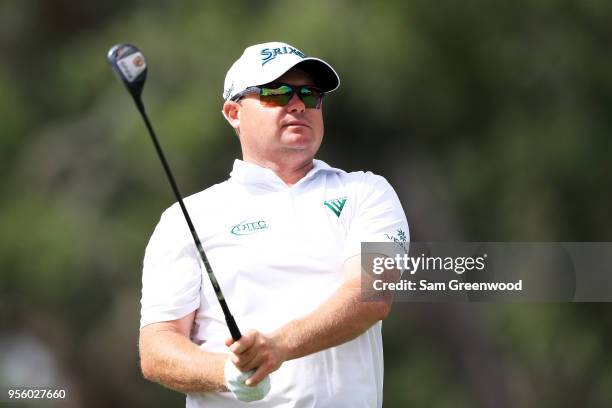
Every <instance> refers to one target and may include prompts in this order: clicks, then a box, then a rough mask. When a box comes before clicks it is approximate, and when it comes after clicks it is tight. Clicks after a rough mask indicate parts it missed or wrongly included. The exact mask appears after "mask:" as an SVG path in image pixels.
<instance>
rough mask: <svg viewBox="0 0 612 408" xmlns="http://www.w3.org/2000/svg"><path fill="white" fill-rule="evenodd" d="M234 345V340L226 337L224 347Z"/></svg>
mask: <svg viewBox="0 0 612 408" xmlns="http://www.w3.org/2000/svg"><path fill="white" fill-rule="evenodd" d="M233 343H234V339H232V338H231V337H228V338H227V339H225V345H226V346H227V347H229V346H231V345H232V344H233Z"/></svg>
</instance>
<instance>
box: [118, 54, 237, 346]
mask: <svg viewBox="0 0 612 408" xmlns="http://www.w3.org/2000/svg"><path fill="white" fill-rule="evenodd" d="M106 58H107V60H108V63H109V64H110V66H111V68H112V69H113V71H114V72H115V74H116V75H117V77H118V78H119V80H120V81H121V82H123V84H124V85H125V87H126V88H127V90H128V92H129V93H130V95H132V98H134V103H135V104H136V107H137V108H138V111H139V112H140V114H141V115H142V118H143V119H144V122H145V125H146V126H147V129H148V130H149V135H150V136H151V140H152V141H153V144H154V145H155V150H156V151H157V155H158V156H159V159H160V160H161V162H162V165H163V167H164V170H165V171H166V176H168V181H169V182H170V185H171V186H172V191H173V192H174V196H175V197H176V200H177V201H178V203H179V205H180V206H181V210H182V211H183V216H184V217H185V221H187V225H188V226H189V231H191V236H192V237H193V241H194V242H195V245H196V248H197V249H198V253H199V254H200V258H202V262H203V263H204V267H205V268H206V272H207V273H208V278H209V279H210V283H212V286H213V288H214V290H215V294H216V295H217V299H218V300H219V304H221V309H223V314H224V315H225V321H226V323H227V327H228V328H229V331H230V333H231V335H232V338H233V339H234V341H236V340H239V339H240V337H242V335H241V334H240V330H239V329H238V325H237V324H236V321H235V320H234V317H233V316H232V314H231V313H230V311H229V308H228V307H227V303H226V302H225V298H224V297H223V292H221V288H220V287H219V282H217V278H216V277H215V274H214V273H213V270H212V267H211V266H210V263H209V262H208V258H207V257H206V253H205V252H204V248H202V243H201V242H200V238H199V237H198V234H197V232H196V230H195V227H194V226H193V223H192V222H191V217H190V216H189V213H188V212H187V208H186V207H185V204H184V203H183V197H182V196H181V193H180V191H179V189H178V186H177V185H176V182H175V181H174V176H173V175H172V172H171V171H170V166H169V165H168V161H167V160H166V157H165V156H164V152H163V151H162V148H161V145H160V144H159V142H158V140H157V136H155V131H154V130H153V126H151V122H150V121H149V118H148V116H147V114H146V112H145V108H144V104H143V103H142V98H141V94H142V88H143V87H144V83H145V79H146V78H147V62H146V60H145V58H144V56H143V55H142V53H141V52H140V50H138V48H136V47H135V46H133V45H130V44H117V45H115V46H114V47H112V48H111V49H110V50H109V51H108V55H107V57H106Z"/></svg>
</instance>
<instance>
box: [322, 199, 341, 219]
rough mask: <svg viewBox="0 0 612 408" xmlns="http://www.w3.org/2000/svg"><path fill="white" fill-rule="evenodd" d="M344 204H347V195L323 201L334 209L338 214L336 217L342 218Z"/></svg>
mask: <svg viewBox="0 0 612 408" xmlns="http://www.w3.org/2000/svg"><path fill="white" fill-rule="evenodd" d="M344 204H346V197H340V198H334V199H332V200H327V201H325V202H324V203H323V205H324V206H326V207H327V208H329V209H330V210H332V212H333V213H334V214H336V217H338V218H340V213H342V209H343V208H344Z"/></svg>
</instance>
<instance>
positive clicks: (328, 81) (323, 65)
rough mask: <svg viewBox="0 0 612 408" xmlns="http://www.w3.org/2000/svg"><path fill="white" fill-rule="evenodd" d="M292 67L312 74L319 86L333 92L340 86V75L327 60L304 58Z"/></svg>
mask: <svg viewBox="0 0 612 408" xmlns="http://www.w3.org/2000/svg"><path fill="white" fill-rule="evenodd" d="M292 68H300V69H303V70H304V71H306V72H308V73H309V74H310V75H312V79H313V80H314V83H315V85H316V86H317V87H319V88H321V89H322V90H323V91H325V92H331V91H334V90H336V89H338V87H339V86H340V77H339V76H338V74H337V73H336V71H334V69H333V68H332V67H331V65H329V64H328V63H327V62H325V61H323V60H321V59H318V58H304V59H303V60H302V61H300V62H298V63H297V64H295V65H294V66H293V67H292Z"/></svg>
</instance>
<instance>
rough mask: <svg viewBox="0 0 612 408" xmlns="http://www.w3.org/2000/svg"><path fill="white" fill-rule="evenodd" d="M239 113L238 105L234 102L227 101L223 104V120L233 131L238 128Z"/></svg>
mask: <svg viewBox="0 0 612 408" xmlns="http://www.w3.org/2000/svg"><path fill="white" fill-rule="evenodd" d="M239 111H240V104H239V103H238V102H234V101H227V102H225V103H224V104H223V110H222V111H221V112H222V113H223V116H224V117H225V120H227V122H228V123H229V124H230V126H231V127H233V128H234V129H236V130H237V129H238V128H239V126H240V115H239V114H238V113H239Z"/></svg>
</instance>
